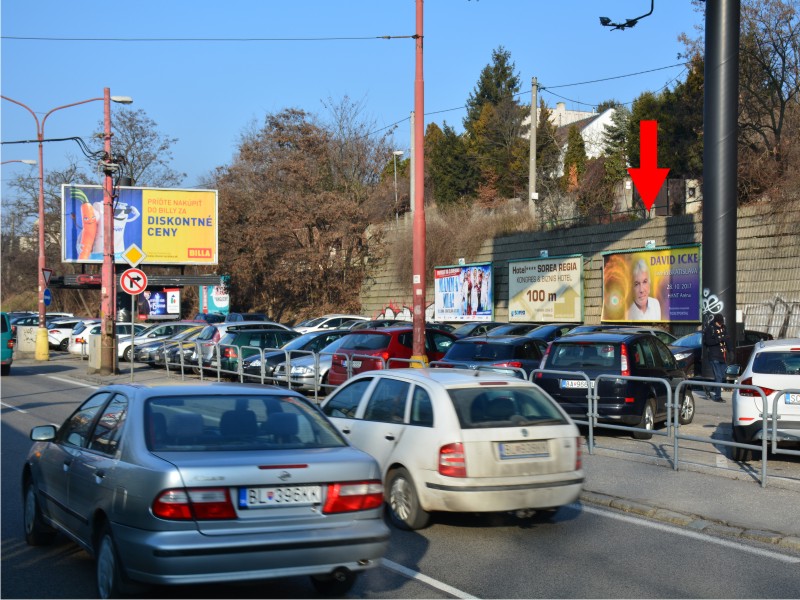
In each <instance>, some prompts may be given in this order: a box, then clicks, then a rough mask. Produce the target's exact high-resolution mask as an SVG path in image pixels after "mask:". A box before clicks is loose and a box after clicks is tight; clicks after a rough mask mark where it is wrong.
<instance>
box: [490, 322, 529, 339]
mask: <svg viewBox="0 0 800 600" xmlns="http://www.w3.org/2000/svg"><path fill="white" fill-rule="evenodd" d="M537 327H539V326H538V325H537V324H536V323H504V324H503V325H498V326H497V327H492V328H491V329H490V330H489V331H487V332H486V335H489V336H494V335H525V334H527V333H529V332H530V331H532V330H534V329H536V328H537Z"/></svg>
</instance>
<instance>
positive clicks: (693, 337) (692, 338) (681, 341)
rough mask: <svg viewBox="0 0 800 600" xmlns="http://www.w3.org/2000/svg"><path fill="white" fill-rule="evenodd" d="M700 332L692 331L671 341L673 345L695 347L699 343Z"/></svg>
mask: <svg viewBox="0 0 800 600" xmlns="http://www.w3.org/2000/svg"><path fill="white" fill-rule="evenodd" d="M701 335H702V334H701V333H700V332H699V331H696V332H694V333H690V334H689V335H685V336H683V337H680V338H678V339H677V340H675V341H674V342H672V345H673V346H681V347H682V348H696V347H697V346H699V345H700V337H701Z"/></svg>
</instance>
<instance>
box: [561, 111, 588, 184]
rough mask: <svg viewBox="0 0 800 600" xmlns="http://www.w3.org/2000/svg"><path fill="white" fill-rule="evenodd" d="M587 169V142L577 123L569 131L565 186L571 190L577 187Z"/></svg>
mask: <svg viewBox="0 0 800 600" xmlns="http://www.w3.org/2000/svg"><path fill="white" fill-rule="evenodd" d="M585 171H586V144H585V143H584V141H583V136H582V135H581V132H580V131H579V130H578V126H577V125H574V124H573V125H571V126H570V128H569V131H568V133H567V152H566V154H565V155H564V187H565V188H566V189H567V190H568V191H571V190H573V189H575V188H577V186H578V184H579V183H580V180H581V176H582V175H583V173H584V172H585Z"/></svg>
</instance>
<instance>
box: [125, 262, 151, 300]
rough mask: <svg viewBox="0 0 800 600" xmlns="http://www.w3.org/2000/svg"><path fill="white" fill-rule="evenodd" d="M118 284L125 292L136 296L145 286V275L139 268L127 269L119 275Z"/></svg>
mask: <svg viewBox="0 0 800 600" xmlns="http://www.w3.org/2000/svg"><path fill="white" fill-rule="evenodd" d="M119 285H120V287H121V288H122V291H123V292H125V293H126V294H130V295H131V296H137V295H139V294H141V293H142V292H143V291H144V290H145V288H146V287H147V275H145V274H144V271H142V270H141V269H128V270H126V271H124V272H123V273H122V275H121V276H120V278H119Z"/></svg>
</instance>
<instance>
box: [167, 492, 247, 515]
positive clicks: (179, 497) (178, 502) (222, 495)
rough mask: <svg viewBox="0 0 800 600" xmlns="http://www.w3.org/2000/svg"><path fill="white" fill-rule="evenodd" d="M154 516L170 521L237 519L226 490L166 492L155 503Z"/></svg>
mask: <svg viewBox="0 0 800 600" xmlns="http://www.w3.org/2000/svg"><path fill="white" fill-rule="evenodd" d="M153 514H154V515H155V516H157V517H160V518H162V519H168V520H170V521H191V520H197V521H213V520H222V519H235V518H236V511H235V510H234V508H233V504H232V503H231V499H230V495H229V494H228V490H227V489H226V488H191V489H174V490H165V491H163V492H161V493H160V494H159V495H158V497H157V498H156V500H155V502H153Z"/></svg>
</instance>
